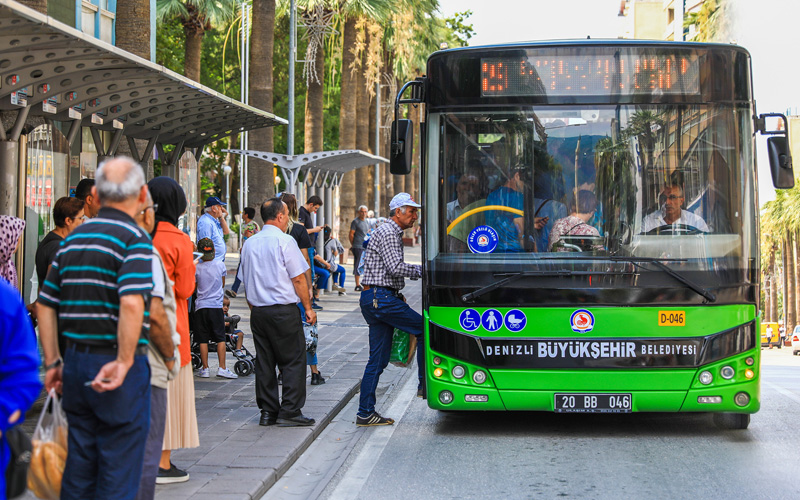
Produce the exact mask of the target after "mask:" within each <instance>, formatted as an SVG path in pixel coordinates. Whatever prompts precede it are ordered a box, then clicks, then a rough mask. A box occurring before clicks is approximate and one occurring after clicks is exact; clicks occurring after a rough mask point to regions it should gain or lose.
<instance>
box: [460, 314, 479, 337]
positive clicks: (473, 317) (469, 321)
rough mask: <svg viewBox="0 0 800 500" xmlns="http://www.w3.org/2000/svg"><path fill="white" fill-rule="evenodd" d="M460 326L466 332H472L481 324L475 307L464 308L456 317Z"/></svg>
mask: <svg viewBox="0 0 800 500" xmlns="http://www.w3.org/2000/svg"><path fill="white" fill-rule="evenodd" d="M458 323H459V324H460V325H461V328H463V329H464V330H466V331H468V332H474V331H475V330H477V329H478V327H479V326H481V315H480V313H478V311H476V310H475V309H464V310H463V311H461V315H460V316H459V317H458Z"/></svg>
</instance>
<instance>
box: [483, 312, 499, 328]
mask: <svg viewBox="0 0 800 500" xmlns="http://www.w3.org/2000/svg"><path fill="white" fill-rule="evenodd" d="M481 324H482V325H483V327H484V328H486V330H487V331H490V332H496V331H497V330H499V329H500V327H501V326H503V315H502V314H501V313H500V311H498V310H497V309H487V310H485V311H483V315H482V316H481Z"/></svg>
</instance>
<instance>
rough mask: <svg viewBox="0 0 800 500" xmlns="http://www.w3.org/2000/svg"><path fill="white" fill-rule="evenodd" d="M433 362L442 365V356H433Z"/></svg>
mask: <svg viewBox="0 0 800 500" xmlns="http://www.w3.org/2000/svg"><path fill="white" fill-rule="evenodd" d="M433 364H434V365H441V364H442V358H440V357H439V356H434V357H433Z"/></svg>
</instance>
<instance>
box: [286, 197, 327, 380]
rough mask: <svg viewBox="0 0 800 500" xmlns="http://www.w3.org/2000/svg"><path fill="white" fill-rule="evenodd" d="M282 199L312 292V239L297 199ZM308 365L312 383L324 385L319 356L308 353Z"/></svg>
mask: <svg viewBox="0 0 800 500" xmlns="http://www.w3.org/2000/svg"><path fill="white" fill-rule="evenodd" d="M280 199H281V201H282V202H284V203H285V204H286V208H287V209H288V210H289V225H288V226H287V228H286V233H287V234H289V236H291V237H292V238H294V240H295V241H296V242H297V246H298V247H300V252H301V253H302V254H303V258H304V259H306V262H307V263H308V265H309V270H308V271H306V272H305V274H306V280H307V281H308V289H309V290H312V286H311V270H310V266H311V261H310V260H309V257H308V249H309V248H310V247H311V238H309V237H308V231H306V228H305V226H303V225H302V224H300V223H299V222H297V198H296V197H295V196H294V195H293V194H291V193H283V194H282V195H281V197H280ZM297 307H298V308H299V309H300V317H301V318H305V317H306V311H305V309H304V308H303V304H302V303H301V302H298V303H297ZM306 364H307V365H308V366H309V367H310V368H311V383H312V384H314V385H319V384H324V383H325V379H324V378H322V375H321V374H320V373H319V369H317V354H316V353H314V354H309V353H306Z"/></svg>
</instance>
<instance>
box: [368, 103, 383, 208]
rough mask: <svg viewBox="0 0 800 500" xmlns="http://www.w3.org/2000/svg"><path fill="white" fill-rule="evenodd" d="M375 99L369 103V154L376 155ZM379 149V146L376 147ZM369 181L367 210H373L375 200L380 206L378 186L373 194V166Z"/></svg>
mask: <svg viewBox="0 0 800 500" xmlns="http://www.w3.org/2000/svg"><path fill="white" fill-rule="evenodd" d="M376 101H377V99H375V98H372V99H371V100H370V103H369V133H368V135H369V146H370V147H369V152H370V153H372V154H374V155H377V154H378V151H376V149H375V127H376V126H377V125H376V123H375V106H376ZM378 148H380V146H379V147H378ZM367 168H369V172H370V174H369V180H370V184H371V185H372V196H370V199H369V205H368V206H369V209H370V210H373V209H374V208H375V198H377V199H378V200H377V201H378V204H379V205H380V202H381V199H380V196H381V195H380V186H379V187H378V191H377V192H375V165H370V166H369V167H367ZM377 180H378V183H379V184H380V181H381V177H380V170H378V179H377Z"/></svg>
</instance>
